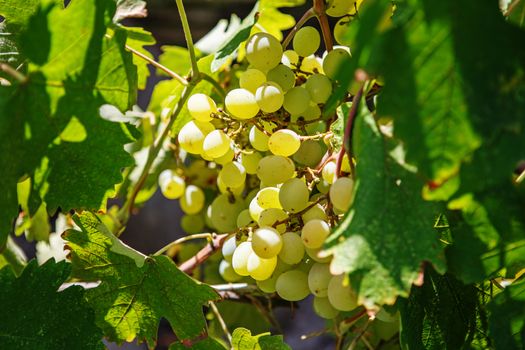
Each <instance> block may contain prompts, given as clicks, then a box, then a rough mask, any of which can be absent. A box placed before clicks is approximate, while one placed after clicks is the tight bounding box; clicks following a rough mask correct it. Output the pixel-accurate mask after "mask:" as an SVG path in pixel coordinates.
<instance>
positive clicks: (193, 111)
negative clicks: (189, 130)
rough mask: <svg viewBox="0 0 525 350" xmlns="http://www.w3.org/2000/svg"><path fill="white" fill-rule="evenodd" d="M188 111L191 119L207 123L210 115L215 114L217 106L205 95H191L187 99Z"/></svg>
mask: <svg viewBox="0 0 525 350" xmlns="http://www.w3.org/2000/svg"><path fill="white" fill-rule="evenodd" d="M188 111H189V112H190V115H191V116H192V118H193V119H195V120H197V121H200V122H207V121H210V120H211V118H212V117H211V114H212V113H217V105H216V104H215V101H213V100H212V99H211V97H209V96H207V95H205V94H200V93H199V94H193V95H191V96H190V98H189V99H188Z"/></svg>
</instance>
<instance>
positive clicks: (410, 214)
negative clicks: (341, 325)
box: [326, 103, 445, 307]
mask: <svg viewBox="0 0 525 350" xmlns="http://www.w3.org/2000/svg"><path fill="white" fill-rule="evenodd" d="M361 107H362V108H361V113H360V115H359V116H358V117H357V120H356V123H355V127H354V132H353V135H354V139H353V148H354V155H355V157H356V159H357V165H356V183H355V197H354V201H353V205H352V207H351V208H350V211H349V213H347V214H346V217H345V218H344V220H343V221H342V222H341V224H340V225H339V226H338V227H337V228H336V229H335V231H334V233H333V234H332V236H330V237H329V239H328V242H327V246H326V250H327V251H328V252H331V253H333V256H334V258H333V260H332V263H331V269H332V271H333V272H338V273H342V272H347V273H350V279H351V282H352V287H353V288H354V290H355V291H356V293H357V296H358V301H359V303H362V304H364V305H365V306H368V307H371V306H373V305H382V304H393V303H394V302H395V300H396V297H397V296H403V297H406V296H408V293H409V291H410V288H411V286H412V284H413V283H416V282H418V280H420V277H421V276H420V274H421V273H422V265H423V263H424V262H429V263H431V264H433V265H434V266H435V268H436V269H437V270H438V271H439V272H444V266H445V264H444V255H443V252H442V247H441V244H440V242H439V235H438V232H437V231H436V230H435V229H434V227H433V225H434V220H435V217H436V216H437V214H438V213H439V208H438V207H436V206H435V205H434V204H433V203H429V202H425V201H423V199H422V198H421V191H420V188H421V181H420V179H419V178H418V176H417V175H416V174H415V172H414V169H412V168H409V167H407V166H406V165H405V164H404V163H403V158H402V149H400V147H399V146H398V147H397V148H393V147H392V146H391V141H390V140H388V139H386V137H385V136H384V135H382V134H381V133H380V131H379V130H378V128H377V125H376V124H375V120H374V118H373V117H372V116H371V115H370V113H369V112H368V111H367V110H366V107H365V106H364V103H362V104H361Z"/></svg>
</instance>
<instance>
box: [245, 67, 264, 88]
mask: <svg viewBox="0 0 525 350" xmlns="http://www.w3.org/2000/svg"><path fill="white" fill-rule="evenodd" d="M264 82H266V76H265V75H264V73H263V72H261V71H260V70H258V69H254V68H250V69H247V70H245V71H244V72H242V73H241V76H240V77H239V86H240V87H241V88H243V89H246V90H248V91H250V92H251V93H252V94H255V91H256V90H257V88H258V87H259V86H261V85H262V84H263V83H264Z"/></svg>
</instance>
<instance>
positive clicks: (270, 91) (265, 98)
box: [255, 82, 284, 113]
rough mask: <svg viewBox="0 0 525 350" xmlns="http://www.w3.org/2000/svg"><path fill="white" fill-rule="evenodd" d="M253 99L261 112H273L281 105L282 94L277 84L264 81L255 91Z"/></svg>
mask: <svg viewBox="0 0 525 350" xmlns="http://www.w3.org/2000/svg"><path fill="white" fill-rule="evenodd" d="M255 99H256V100H257V103H258V104H259V107H260V108H261V110H262V111H263V112H265V113H273V112H275V111H278V110H279V109H280V108H281V107H282V105H283V102H284V94H283V92H282V90H281V87H280V86H279V85H277V84H276V83H274V82H266V83H264V84H262V85H261V86H260V87H259V88H258V89H257V91H256V92H255Z"/></svg>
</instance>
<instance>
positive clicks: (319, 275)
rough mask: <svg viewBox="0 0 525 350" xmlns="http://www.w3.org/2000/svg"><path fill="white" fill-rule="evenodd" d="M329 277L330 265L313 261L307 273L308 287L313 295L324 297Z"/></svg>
mask: <svg viewBox="0 0 525 350" xmlns="http://www.w3.org/2000/svg"><path fill="white" fill-rule="evenodd" d="M331 279H332V274H331V273H330V265H329V264H320V263H315V264H313V265H312V268H310V272H309V273H308V287H309V288H310V291H311V292H312V294H313V295H315V296H318V297H326V296H327V295H328V283H329V282H330V280H331Z"/></svg>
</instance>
